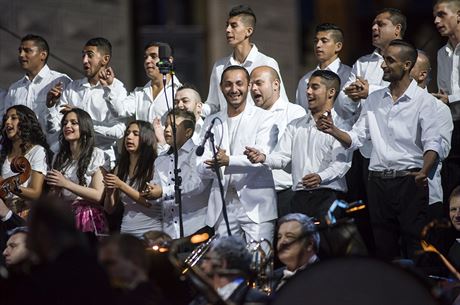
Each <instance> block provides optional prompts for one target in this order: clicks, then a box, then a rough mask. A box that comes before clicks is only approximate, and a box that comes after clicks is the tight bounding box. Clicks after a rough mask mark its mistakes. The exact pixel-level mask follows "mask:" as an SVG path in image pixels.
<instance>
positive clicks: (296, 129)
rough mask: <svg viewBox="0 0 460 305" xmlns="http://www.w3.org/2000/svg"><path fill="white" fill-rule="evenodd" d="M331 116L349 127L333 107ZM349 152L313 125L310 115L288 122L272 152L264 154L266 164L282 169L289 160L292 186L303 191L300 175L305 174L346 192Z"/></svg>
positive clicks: (343, 126) (349, 160)
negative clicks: (314, 175) (314, 176)
mask: <svg viewBox="0 0 460 305" xmlns="http://www.w3.org/2000/svg"><path fill="white" fill-rule="evenodd" d="M331 114H332V119H333V120H334V122H335V124H338V125H340V126H341V128H343V129H347V128H348V127H349V126H348V125H346V122H345V121H343V120H341V119H340V117H338V115H337V113H336V112H335V111H334V110H332V112H331ZM351 157H352V154H351V153H350V152H349V151H346V149H345V148H344V147H343V146H342V145H341V144H340V142H339V141H337V140H336V139H335V138H334V137H333V136H331V135H329V134H326V133H324V132H322V131H320V130H318V129H317V128H316V122H315V119H314V118H313V116H312V115H311V114H307V115H305V116H304V117H302V118H299V119H297V120H294V121H293V122H291V123H290V124H289V125H288V126H287V128H286V130H285V132H284V134H283V136H282V138H281V140H280V141H279V142H278V144H277V145H276V147H275V149H274V151H273V152H272V153H271V154H269V155H266V160H265V164H266V165H267V166H268V167H270V168H272V169H277V168H284V167H285V166H286V165H287V164H289V162H291V163H292V189H293V190H294V191H298V190H306V189H307V188H305V187H304V186H303V185H302V178H303V177H304V176H305V175H307V174H313V173H315V174H318V175H319V176H320V177H321V183H320V186H319V188H330V189H333V190H336V191H342V192H346V191H347V184H346V181H345V174H346V173H347V171H348V170H349V169H350V167H351Z"/></svg>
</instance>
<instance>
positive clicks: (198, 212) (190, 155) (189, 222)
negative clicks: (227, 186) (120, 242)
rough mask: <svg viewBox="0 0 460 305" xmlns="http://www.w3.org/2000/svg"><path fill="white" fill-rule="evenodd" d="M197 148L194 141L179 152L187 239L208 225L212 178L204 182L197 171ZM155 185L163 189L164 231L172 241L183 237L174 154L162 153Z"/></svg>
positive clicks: (154, 179) (187, 143)
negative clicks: (177, 201)
mask: <svg viewBox="0 0 460 305" xmlns="http://www.w3.org/2000/svg"><path fill="white" fill-rule="evenodd" d="M196 147H197V146H196V145H195V144H194V143H193V141H192V140H191V139H189V140H187V142H185V143H184V145H182V147H181V148H180V149H179V151H178V155H179V159H178V168H179V169H180V173H179V175H180V177H182V184H181V190H182V193H181V194H182V218H183V225H184V235H185V236H188V235H191V234H193V233H195V232H196V231H198V230H199V229H201V228H203V227H204V226H205V221H206V207H207V205H208V200H209V191H210V189H211V179H201V178H200V176H199V175H198V172H197V156H196V154H195V150H196ZM153 183H154V184H157V185H160V186H161V188H162V190H163V197H162V199H161V202H162V204H163V226H164V227H163V231H164V232H166V233H168V234H169V235H170V236H171V237H172V238H180V229H179V206H178V205H176V203H175V191H174V154H173V153H171V154H163V155H161V156H158V158H157V159H156V160H155V175H154V178H153Z"/></svg>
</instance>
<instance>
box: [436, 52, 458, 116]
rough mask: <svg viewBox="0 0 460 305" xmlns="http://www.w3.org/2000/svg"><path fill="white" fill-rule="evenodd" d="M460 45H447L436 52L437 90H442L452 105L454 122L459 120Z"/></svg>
mask: <svg viewBox="0 0 460 305" xmlns="http://www.w3.org/2000/svg"><path fill="white" fill-rule="evenodd" d="M459 56H460V43H459V44H458V45H457V46H456V47H455V49H454V48H453V47H452V45H451V44H450V43H447V44H446V45H445V46H444V47H442V48H441V49H439V51H438V88H439V89H442V90H444V92H446V93H447V95H448V97H449V103H452V104H453V105H451V107H450V110H451V111H452V118H453V120H454V121H458V120H460V60H459Z"/></svg>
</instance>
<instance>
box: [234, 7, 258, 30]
mask: <svg viewBox="0 0 460 305" xmlns="http://www.w3.org/2000/svg"><path fill="white" fill-rule="evenodd" d="M235 16H241V21H243V23H244V25H246V26H250V27H252V28H253V29H255V27H256V21H257V19H256V14H254V11H253V10H252V9H251V7H249V5H243V4H241V5H238V6H235V7H233V8H232V9H231V10H230V12H229V13H228V17H229V18H231V17H235Z"/></svg>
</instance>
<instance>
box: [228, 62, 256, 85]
mask: <svg viewBox="0 0 460 305" xmlns="http://www.w3.org/2000/svg"><path fill="white" fill-rule="evenodd" d="M236 70H240V71H244V74H245V75H246V80H247V82H248V84H249V80H250V78H251V77H250V76H249V72H248V70H246V69H245V68H243V67H241V66H237V65H233V66H228V67H227V68H225V70H224V72H222V77H221V78H220V84H221V85H222V81H223V79H224V75H225V73H227V72H228V71H236Z"/></svg>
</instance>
